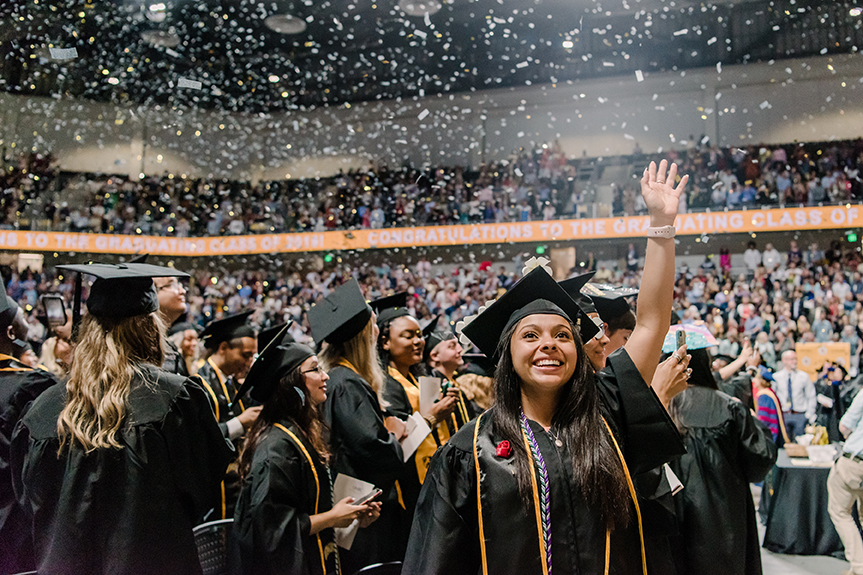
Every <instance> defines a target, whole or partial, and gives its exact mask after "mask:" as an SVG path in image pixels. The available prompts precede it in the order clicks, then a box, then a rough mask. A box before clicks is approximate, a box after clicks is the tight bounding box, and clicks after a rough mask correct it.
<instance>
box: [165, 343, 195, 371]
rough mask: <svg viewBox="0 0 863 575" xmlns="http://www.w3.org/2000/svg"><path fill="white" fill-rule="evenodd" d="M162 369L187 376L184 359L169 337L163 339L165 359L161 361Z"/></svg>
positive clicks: (187, 369)
mask: <svg viewBox="0 0 863 575" xmlns="http://www.w3.org/2000/svg"><path fill="white" fill-rule="evenodd" d="M162 369H163V370H164V371H167V372H168V373H176V374H177V375H182V376H183V377H189V368H188V367H186V360H185V359H184V358H183V354H182V353H180V350H179V349H177V346H176V345H174V342H173V341H171V340H170V339H166V340H165V361H163V362H162Z"/></svg>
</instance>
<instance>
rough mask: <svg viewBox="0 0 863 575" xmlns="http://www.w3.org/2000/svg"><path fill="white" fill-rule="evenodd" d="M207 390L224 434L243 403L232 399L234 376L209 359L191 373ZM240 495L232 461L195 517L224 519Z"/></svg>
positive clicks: (234, 389)
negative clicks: (195, 372) (194, 372)
mask: <svg viewBox="0 0 863 575" xmlns="http://www.w3.org/2000/svg"><path fill="white" fill-rule="evenodd" d="M192 380H194V381H196V382H198V383H199V384H200V385H201V386H202V387H203V389H204V391H206V392H207V397H208V398H209V400H210V405H211V406H212V407H213V411H214V413H215V415H216V419H217V420H218V422H219V429H221V430H222V435H224V436H225V437H228V424H227V422H228V420H229V419H232V418H234V417H236V416H237V415H239V414H240V413H242V412H243V409H244V408H245V405H244V404H243V402H242V401H240V400H237V399H236V397H235V396H236V394H237V391H238V390H237V385H236V384H235V381H234V378H233V377H230V376H225V374H223V373H221V371H219V370H218V369H217V368H216V366H215V365H214V364H213V362H212V360H209V359H208V360H207V361H205V362H204V365H202V366H201V369H199V370H198V373H197V374H196V375H194V376H192ZM234 447H235V448H236V449H237V451H239V447H240V440H239V439H238V440H235V441H234ZM239 495H240V476H239V474H238V473H237V469H236V460H234V461H232V462H231V465H230V466H229V467H228V470H227V472H226V473H225V478H224V481H222V483H221V484H220V485H219V486H218V487H217V488H216V489H215V490H214V491H213V495H212V498H211V501H212V505H211V506H210V507H209V508H208V509H207V510H206V511H205V512H204V515H203V516H202V517H200V518H199V521H200V522H204V521H214V520H216V519H228V518H231V517H233V516H234V506H235V505H236V504H237V497H239Z"/></svg>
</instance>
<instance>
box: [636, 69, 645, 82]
mask: <svg viewBox="0 0 863 575" xmlns="http://www.w3.org/2000/svg"><path fill="white" fill-rule="evenodd" d="M635 79H636V80H637V81H639V82H644V74H642V73H641V70H636V71H635Z"/></svg>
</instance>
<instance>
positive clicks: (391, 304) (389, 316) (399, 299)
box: [369, 291, 410, 327]
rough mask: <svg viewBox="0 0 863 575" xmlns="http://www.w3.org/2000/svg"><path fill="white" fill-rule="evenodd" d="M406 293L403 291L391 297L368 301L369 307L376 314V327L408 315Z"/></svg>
mask: <svg viewBox="0 0 863 575" xmlns="http://www.w3.org/2000/svg"><path fill="white" fill-rule="evenodd" d="M407 304H408V292H406V291H403V292H399V293H397V294H393V295H391V296H387V297H382V298H380V299H376V300H374V301H370V302H369V305H370V306H371V308H372V309H373V310H375V313H376V314H377V316H378V317H377V324H378V327H383V326H384V324H387V323H389V322H391V321H393V320H394V319H396V318H400V317H404V316H406V315H410V312H409V311H408V308H407Z"/></svg>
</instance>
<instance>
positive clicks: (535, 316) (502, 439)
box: [403, 161, 687, 575]
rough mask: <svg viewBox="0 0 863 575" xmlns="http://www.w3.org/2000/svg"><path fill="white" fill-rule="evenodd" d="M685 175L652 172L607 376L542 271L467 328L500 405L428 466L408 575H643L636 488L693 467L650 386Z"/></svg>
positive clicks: (570, 304) (571, 306)
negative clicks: (635, 287)
mask: <svg viewBox="0 0 863 575" xmlns="http://www.w3.org/2000/svg"><path fill="white" fill-rule="evenodd" d="M666 172H667V173H666ZM676 175H677V167H676V166H674V165H672V166H671V169H670V170H667V164H666V162H665V161H663V162H662V163H661V164H660V165H659V167H658V168H657V166H656V165H655V164H654V163H651V165H650V168H649V169H646V170H645V172H644V177H643V178H642V193H643V195H644V200H645V203H646V204H647V206H648V209H649V212H650V223H651V228H649V229H648V230H647V235H648V238H649V240H648V246H647V250H646V254H645V262H646V263H645V268H646V270H647V273H645V278H644V282H643V284H642V286H641V292H640V295H639V301H638V324H637V326H636V329H635V330H634V331H633V333H632V336H631V338H630V340H629V342H628V343H627V345H626V346H625V347H624V349H623V350H621V351H619V352H617V353H615V354H612V356H611V357H610V358H608V365H607V367H606V368H605V369H602V370H601V371H595V369H594V367H593V365H592V364H591V361H590V359H589V358H588V356H587V354H586V347H587V346H586V345H585V342H590V341H591V340H592V339H594V338H595V336H596V335H597V334H598V333H600V327H599V326H598V325H597V324H596V323H594V321H593V320H591V319H590V318H589V317H588V316H587V315H586V314H585V312H584V310H582V309H581V308H580V307H579V305H578V304H577V303H576V302H575V301H574V300H573V299H572V297H570V295H568V294H567V292H566V291H565V290H564V289H563V288H562V287H561V286H559V285H558V284H557V283H556V282H555V281H554V279H552V277H551V276H550V275H549V273H548V272H546V271H545V270H544V269H543V268H541V267H540V268H536V269H534V270H533V271H531V272H530V273H528V274H527V275H526V276H525V277H524V278H523V279H522V280H521V281H520V282H518V283H517V284H516V285H515V286H513V288H512V289H511V290H510V291H509V292H507V293H506V294H504V295H503V296H501V297H500V298H499V299H498V300H497V301H495V302H494V303H493V304H491V305H490V306H489V307H488V308H487V309H486V310H485V311H483V312H482V313H481V314H480V315H479V316H477V317H476V318H474V319H473V321H471V322H469V323H468V324H467V325H466V326H465V327H464V329H463V335H464V336H466V337H468V338H470V340H471V341H472V342H473V343H474V344H475V345H476V346H477V347H478V348H479V349H480V351H482V352H483V353H485V354H486V355H487V356H488V357H491V358H493V359H494V360H495V361H496V363H497V368H496V370H495V395H496V403H495V405H494V406H493V407H492V408H491V409H490V410H489V411H487V412H486V413H484V414H483V415H481V416H480V417H479V418H477V419H476V420H474V421H473V422H471V423H470V424H468V425H466V426H465V427H463V428H462V429H461V430H460V431H459V432H458V433H456V434H455V435H454V436H453V437H452V438H451V439H450V441H449V442H448V443H447V444H446V445H445V446H444V447H443V448H442V449H440V450H439V451H438V453H437V454H436V455H435V456H434V458H433V459H432V462H431V466H430V468H429V471H428V475H427V476H426V481H425V482H424V484H423V487H422V491H421V493H420V496H419V501H418V503H417V508H416V514H415V517H414V523H413V528H412V531H411V538H410V543H409V545H408V553H407V556H406V558H405V564H404V568H403V572H405V573H412V574H414V573H415V574H420V575H426V574H443V573H447V574H461V573H464V574H477V573H482V574H483V575H487V574H488V573H542V574H543V575H550V574H552V573H553V571H558V572H559V573H580V574H582V575H593V574H597V575H598V574H608V573H616V574H627V575H629V574H634V573H644V574H646V573H647V567H646V561H645V551H644V535H645V534H644V532H643V528H642V517H641V511H640V508H639V505H638V503H637V498H636V493H635V489H634V487H633V482H632V476H633V475H636V474H638V473H641V472H644V471H647V470H650V469H653V468H655V467H658V466H660V465H662V464H663V463H665V462H667V461H670V460H672V459H674V458H676V457H678V456H679V455H681V454H682V453H683V445H682V443H681V441H680V437H679V435H678V433H677V430H676V429H675V427H674V425H673V423H672V422H671V420H670V419H669V417H668V414H667V413H666V411H665V409H664V408H663V406H662V403H661V402H660V400H659V398H658V397H657V394H656V393H654V391H653V390H652V389H651V388H650V386H649V385H648V384H647V383H646V382H649V381H651V380H652V379H653V374H654V371H655V370H656V367H657V365H658V363H659V358H660V354H661V349H662V343H663V339H664V337H665V334H666V333H667V331H668V328H669V320H670V317H671V303H672V293H673V291H672V290H673V279H674V240H673V235H674V228H673V227H672V224H673V223H674V219H675V217H676V215H677V206H678V199H679V197H680V194H681V193H682V192H683V189H684V187H685V185H686V181H687V177H686V176H684V177H683V178H682V179H681V180H680V182H679V185H677V186H676V187H675V183H676ZM666 182H667V183H666ZM601 339H602V336H600V340H601ZM600 343H601V341H600ZM675 391H677V390H676V389H662V390H657V392H661V393H660V395H662V396H667V395H672V394H673V393H674V392H675Z"/></svg>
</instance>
